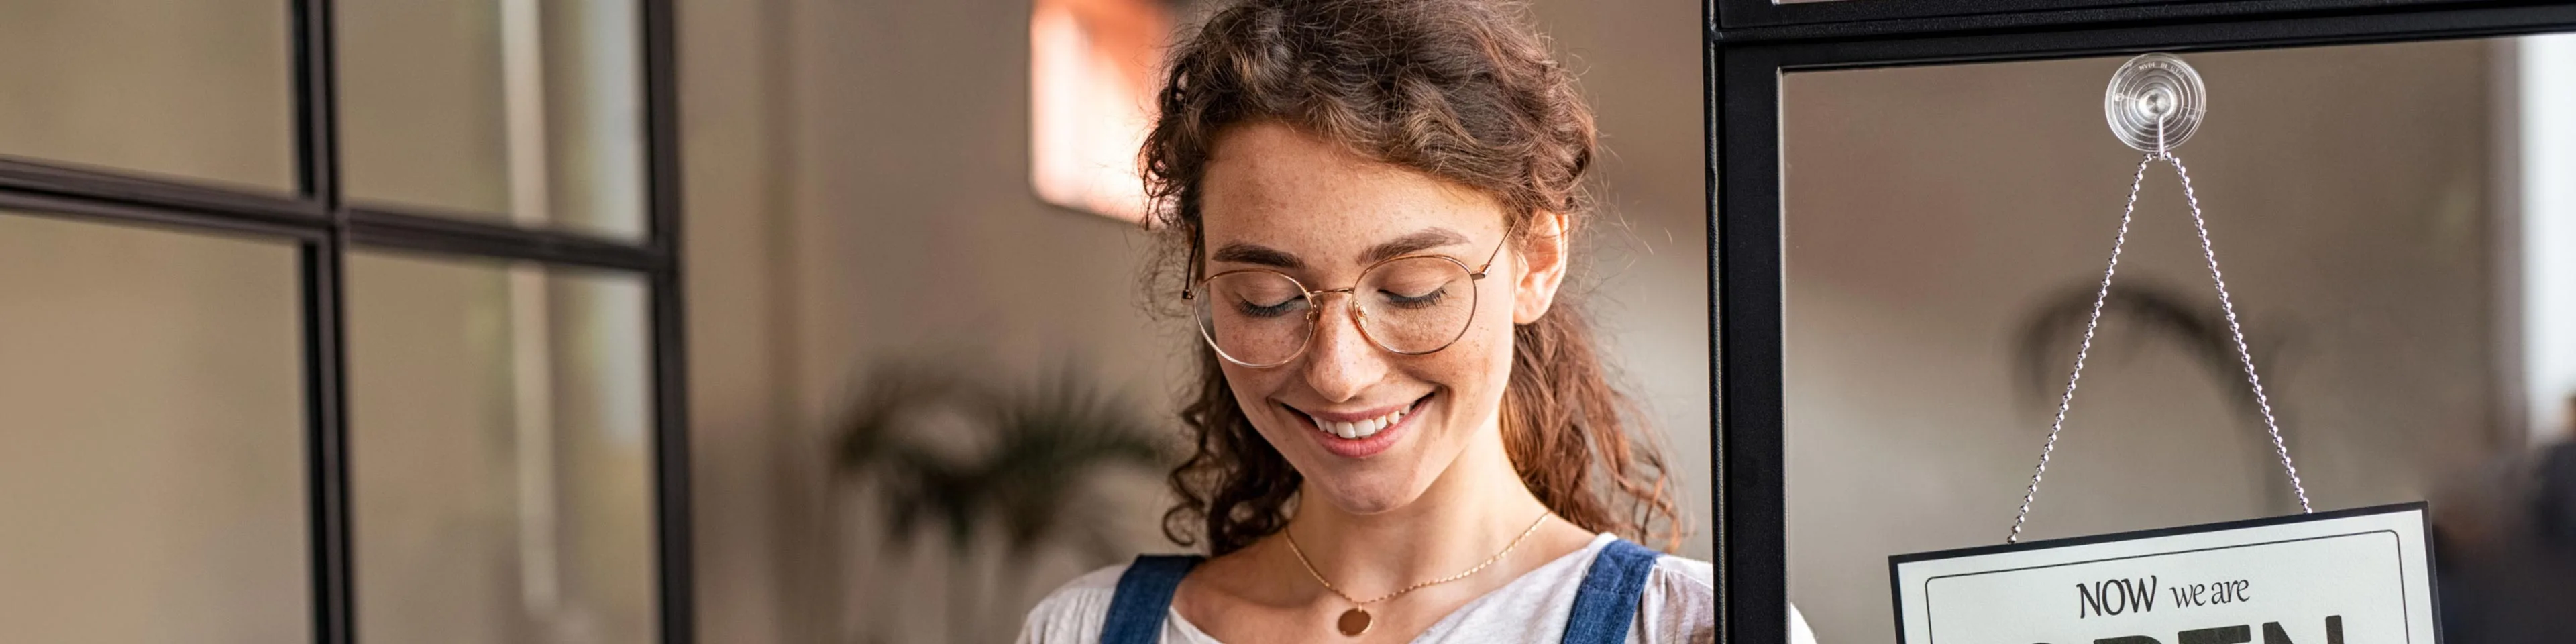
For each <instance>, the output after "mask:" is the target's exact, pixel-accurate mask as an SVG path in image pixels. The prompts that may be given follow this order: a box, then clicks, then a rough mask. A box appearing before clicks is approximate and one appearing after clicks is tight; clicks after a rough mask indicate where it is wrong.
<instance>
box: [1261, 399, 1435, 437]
mask: <svg viewBox="0 0 2576 644" xmlns="http://www.w3.org/2000/svg"><path fill="white" fill-rule="evenodd" d="M1429 400H1431V394H1425V395H1423V396H1422V397H1421V398H1416V399H1414V401H1413V403H1412V404H1409V405H1405V406H1404V407H1403V408H1401V409H1397V410H1395V411H1391V412H1387V413H1386V414H1384V415H1380V416H1377V417H1375V418H1363V419H1359V420H1353V421H1338V420H1325V419H1322V418H1318V417H1316V416H1315V415H1314V414H1309V413H1306V412H1305V411H1304V410H1301V409H1297V408H1295V407H1289V406H1288V404H1287V403H1280V404H1279V406H1281V407H1287V408H1288V410H1289V411H1292V412H1296V413H1297V414H1298V415H1300V416H1305V417H1306V421H1307V422H1309V423H1313V427H1314V428H1315V429H1316V430H1317V431H1321V432H1323V433H1326V434H1331V435H1333V436H1334V437H1336V438H1341V439H1343V440H1358V439H1362V438H1368V437H1370V436H1375V435H1377V433H1378V432H1382V431H1386V430H1387V428H1389V427H1394V426H1396V425H1398V424H1401V423H1403V422H1404V418H1405V417H1406V416H1410V415H1413V414H1415V413H1417V412H1420V411H1421V410H1422V404H1423V403H1424V402H1427V401H1429Z"/></svg>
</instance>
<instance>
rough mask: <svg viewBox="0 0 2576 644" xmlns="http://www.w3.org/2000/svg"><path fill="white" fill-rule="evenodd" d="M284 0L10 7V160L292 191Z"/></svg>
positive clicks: (1, 8)
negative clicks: (135, 172)
mask: <svg viewBox="0 0 2576 644" xmlns="http://www.w3.org/2000/svg"><path fill="white" fill-rule="evenodd" d="M289 17H290V16H289V14H288V7H287V3H286V2H284V1H283V0H15V1H12V2H5V3H0V60H5V61H8V64H6V65H0V155H10V156H21V157H31V158H35V159H38V160H42V161H67V162H71V163H74V164H83V165H97V166H108V167H111V168H117V169H125V170H141V171H144V172H148V173H156V174H167V175H176V176H180V177H186V178H191V179H207V180H213V181H218V182H225V183H236V184H248V185H251V186H258V187H263V188H273V189H276V190H279V191H291V190H294V189H295V147H294V146H295V141H296V138H295V106H294V100H295V92H294V75H293V72H294V70H295V65H294V55H293V52H292V49H293V46H294V39H293V38H292V37H290V36H289V35H288V33H287V28H288V26H289V25H291V24H292V23H291V21H290V20H289Z"/></svg>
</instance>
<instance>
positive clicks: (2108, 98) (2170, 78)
mask: <svg viewBox="0 0 2576 644" xmlns="http://www.w3.org/2000/svg"><path fill="white" fill-rule="evenodd" d="M2208 100H2209V94H2208V92H2206V91H2203V90H2202V88H2201V85H2200V72H2196V71H2192V69H2191V65H2190V64H2188V63H2184V62H2182V59H2180V58H2175V57H2173V56H2171V55H2168V54H2146V55H2143V56H2139V57H2136V58H2131V59H2129V62H2128V63H2126V64H2123V65H2120V71H2118V72H2114V73H2112V74H2111V86H2110V87H2108V88H2105V89H2103V90H2102V118H2103V119H2105V120H2107V121H2109V122H2110V124H2111V134H2113V135H2115V136H2118V137H2120V142H2121V143H2127V144H2129V147H2133V148H2137V149H2139V150H2144V151H2148V152H2162V151H2166V150H2170V149H2172V148H2173V147H2174V146H2178V145H2182V142H2183V141H2185V140H2188V139H2190V138H2191V133H2192V132H2195V131H2198V130H2199V129H2200V117H2201V115H2202V114H2204V113H2206V112H2207V111H2208V109H2209V108H2208Z"/></svg>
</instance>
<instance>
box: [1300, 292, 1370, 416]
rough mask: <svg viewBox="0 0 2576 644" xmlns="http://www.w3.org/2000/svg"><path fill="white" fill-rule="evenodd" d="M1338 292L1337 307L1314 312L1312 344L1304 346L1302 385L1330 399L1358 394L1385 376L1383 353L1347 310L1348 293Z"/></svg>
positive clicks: (1356, 396)
mask: <svg viewBox="0 0 2576 644" xmlns="http://www.w3.org/2000/svg"><path fill="white" fill-rule="evenodd" d="M1338 295H1341V297H1340V298H1338V299H1340V300H1341V301H1342V305H1341V307H1339V308H1335V307H1332V306H1331V305H1326V306H1324V307H1322V309H1321V310H1318V311H1316V312H1315V313H1316V318H1315V338H1314V342H1315V344H1314V346H1311V347H1307V349H1306V386H1308V387H1311V388H1313V389H1314V390H1315V393H1317V394H1320V395H1322V396H1323V397H1324V399H1325V400H1328V401H1331V402H1345V401H1349V400H1351V399H1353V398H1358V397H1359V395H1360V393H1361V392H1365V391H1368V388H1369V387H1370V386H1371V385H1375V384H1377V382H1378V381H1379V380H1383V379H1385V377H1386V368H1387V365H1386V356H1385V355H1383V354H1382V353H1380V352H1379V351H1378V350H1377V347H1376V346H1373V345H1370V344H1369V341H1368V338H1367V337H1366V336H1363V335H1361V334H1360V328H1359V323H1358V321H1357V320H1356V319H1354V317H1353V316H1352V315H1351V311H1350V307H1351V306H1352V302H1351V295H1350V294H1349V293H1339V294H1338Z"/></svg>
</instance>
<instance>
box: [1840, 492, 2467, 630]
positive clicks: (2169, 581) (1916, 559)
mask: <svg viewBox="0 0 2576 644" xmlns="http://www.w3.org/2000/svg"><path fill="white" fill-rule="evenodd" d="M2425 526H2426V517H2425V512H2424V504H2423V503H2420V502H2419V503H2409V504H2404V505H2391V506H2381V507H2375V508H2361V509H2355V510H2342V511H2336V512H2319V513H2316V514H2307V515H2295V516H2288V517H2278V518H2268V519H2255V520H2251V521H2237V522H2230V523H2218V524H2210V525H2202V526H2190V527H2182V528H2167V529H2162V530H2148V531H2144V532H2130V533H2122V534H2110V535H2100V536H2091V537H2077V538H2073V539H2059V540H2053V541H2039V542H2030V543H2023V544H2018V545H2003V546H1990V547H1984V548H1970V549H1965V550H1951V551H1944V552H1930V553H1922V554H1911V555H1898V556H1894V557H1889V558H1888V568H1889V577H1890V578H1891V579H1892V580H1893V582H1894V583H1895V592H1896V622H1897V626H1896V628H1897V634H1898V638H1899V640H1898V641H1900V642H1903V643H1904V644H2247V643H2250V644H2438V642H2439V641H2440V640H2439V639H2438V638H2437V636H2436V635H2435V633H2436V630H2437V629H2436V624H2435V622H2434V613H2435V605H2434V597H2433V579H2432V557H2431V555H2430V554H2429V552H2430V544H2428V543H2426V542H2425V535H2426V532H2427V531H2426V528H2425Z"/></svg>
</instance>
